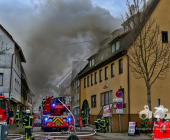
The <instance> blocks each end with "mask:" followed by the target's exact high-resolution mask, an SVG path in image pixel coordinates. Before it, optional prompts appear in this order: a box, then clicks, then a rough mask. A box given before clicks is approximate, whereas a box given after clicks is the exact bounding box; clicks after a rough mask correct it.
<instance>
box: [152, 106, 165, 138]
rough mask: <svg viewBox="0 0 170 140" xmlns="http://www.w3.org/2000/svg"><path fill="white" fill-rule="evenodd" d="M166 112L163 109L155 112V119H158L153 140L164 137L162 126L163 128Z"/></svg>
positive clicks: (154, 127) (159, 108) (155, 123)
mask: <svg viewBox="0 0 170 140" xmlns="http://www.w3.org/2000/svg"><path fill="white" fill-rule="evenodd" d="M164 115H165V113H164V110H163V109H162V108H161V107H158V108H157V110H156V111H155V114H154V116H155V118H156V119H157V120H156V121H155V122H154V124H153V132H152V140H155V139H157V138H158V139H160V138H161V137H162V135H163V134H162V132H161V131H162V130H161V129H162V126H163V118H164Z"/></svg>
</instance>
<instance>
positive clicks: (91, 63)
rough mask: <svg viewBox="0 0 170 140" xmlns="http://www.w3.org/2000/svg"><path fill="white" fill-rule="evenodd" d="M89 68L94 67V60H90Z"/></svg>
mask: <svg viewBox="0 0 170 140" xmlns="http://www.w3.org/2000/svg"><path fill="white" fill-rule="evenodd" d="M89 63H90V67H92V66H94V59H92V60H90V62H89Z"/></svg>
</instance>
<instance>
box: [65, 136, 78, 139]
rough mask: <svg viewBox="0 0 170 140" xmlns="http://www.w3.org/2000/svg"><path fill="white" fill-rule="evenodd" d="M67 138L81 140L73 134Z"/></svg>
mask: <svg viewBox="0 0 170 140" xmlns="http://www.w3.org/2000/svg"><path fill="white" fill-rule="evenodd" d="M67 140H79V138H78V137H77V136H76V135H71V136H69V137H68V138H67Z"/></svg>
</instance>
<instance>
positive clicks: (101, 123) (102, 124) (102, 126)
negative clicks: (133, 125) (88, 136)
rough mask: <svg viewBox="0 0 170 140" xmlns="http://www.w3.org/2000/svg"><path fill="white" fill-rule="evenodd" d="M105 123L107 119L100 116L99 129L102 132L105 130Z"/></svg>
mask: <svg viewBox="0 0 170 140" xmlns="http://www.w3.org/2000/svg"><path fill="white" fill-rule="evenodd" d="M107 123H108V121H106V120H105V119H104V118H102V119H101V121H100V126H101V131H102V132H104V133H105V132H106V125H107Z"/></svg>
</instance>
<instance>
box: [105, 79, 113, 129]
mask: <svg viewBox="0 0 170 140" xmlns="http://www.w3.org/2000/svg"><path fill="white" fill-rule="evenodd" d="M106 83H108V85H109V96H108V97H109V100H108V101H109V111H110V113H111V110H110V83H109V82H108V81H106V82H105V85H104V87H103V89H107V88H108V87H107V86H106ZM109 132H111V120H110V115H109Z"/></svg>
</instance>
